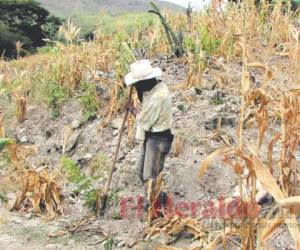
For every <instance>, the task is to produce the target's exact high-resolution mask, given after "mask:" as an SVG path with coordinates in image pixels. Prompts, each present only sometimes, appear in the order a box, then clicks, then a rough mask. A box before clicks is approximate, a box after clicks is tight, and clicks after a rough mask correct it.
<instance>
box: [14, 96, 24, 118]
mask: <svg viewBox="0 0 300 250" xmlns="http://www.w3.org/2000/svg"><path fill="white" fill-rule="evenodd" d="M13 98H14V100H15V102H16V109H17V110H16V115H17V120H18V122H19V123H22V122H24V121H25V120H26V112H27V100H26V98H25V97H24V96H21V95H19V94H17V93H14V94H13Z"/></svg>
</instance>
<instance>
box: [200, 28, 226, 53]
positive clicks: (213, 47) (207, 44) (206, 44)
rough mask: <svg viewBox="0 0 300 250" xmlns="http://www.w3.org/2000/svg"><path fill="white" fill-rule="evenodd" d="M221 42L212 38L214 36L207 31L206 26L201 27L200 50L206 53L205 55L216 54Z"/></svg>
mask: <svg viewBox="0 0 300 250" xmlns="http://www.w3.org/2000/svg"><path fill="white" fill-rule="evenodd" d="M221 43H222V40H221V39H220V38H217V37H214V35H213V34H212V33H211V32H210V31H209V28H208V27H207V26H201V28H200V44H201V49H202V50H203V51H205V52H206V54H207V55H213V54H215V53H216V52H217V50H218V49H219V47H220V45H221Z"/></svg>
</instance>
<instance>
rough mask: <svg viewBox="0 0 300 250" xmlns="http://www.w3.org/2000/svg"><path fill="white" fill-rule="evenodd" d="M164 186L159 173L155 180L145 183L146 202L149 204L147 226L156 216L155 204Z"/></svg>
mask: <svg viewBox="0 0 300 250" xmlns="http://www.w3.org/2000/svg"><path fill="white" fill-rule="evenodd" d="M163 186H164V175H163V173H161V174H160V175H159V176H158V177H157V178H156V180H154V179H150V180H149V181H148V182H147V200H148V201H149V202H150V207H149V209H148V213H147V222H148V225H150V224H151V222H152V221H153V219H154V218H155V217H156V216H157V212H158V211H156V204H157V201H158V198H159V196H160V194H161V191H162V189H163Z"/></svg>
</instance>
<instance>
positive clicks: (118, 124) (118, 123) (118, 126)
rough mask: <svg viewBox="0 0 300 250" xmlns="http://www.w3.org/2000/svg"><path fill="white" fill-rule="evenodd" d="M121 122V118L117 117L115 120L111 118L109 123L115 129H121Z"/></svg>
mask: <svg viewBox="0 0 300 250" xmlns="http://www.w3.org/2000/svg"><path fill="white" fill-rule="evenodd" d="M122 122H123V120H122V119H121V118H117V119H115V120H113V121H112V122H111V124H110V126H111V127H112V128H113V129H117V130H120V129H121V126H122Z"/></svg>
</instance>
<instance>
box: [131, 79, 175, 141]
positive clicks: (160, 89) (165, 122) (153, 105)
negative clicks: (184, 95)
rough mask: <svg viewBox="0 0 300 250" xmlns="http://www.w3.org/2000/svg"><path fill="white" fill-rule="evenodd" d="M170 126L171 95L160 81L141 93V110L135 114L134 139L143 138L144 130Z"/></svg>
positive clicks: (164, 128) (162, 128)
mask: <svg viewBox="0 0 300 250" xmlns="http://www.w3.org/2000/svg"><path fill="white" fill-rule="evenodd" d="M171 126H172V97H171V95H170V91H169V89H168V86H167V85H166V84H164V83H162V82H160V83H158V84H157V85H155V86H154V88H153V89H151V90H150V91H147V92H145V93H144V95H143V103H142V111H141V112H140V113H139V114H138V115H137V131H136V139H137V140H141V141H143V140H145V131H151V132H162V131H165V130H168V129H170V128H171Z"/></svg>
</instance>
